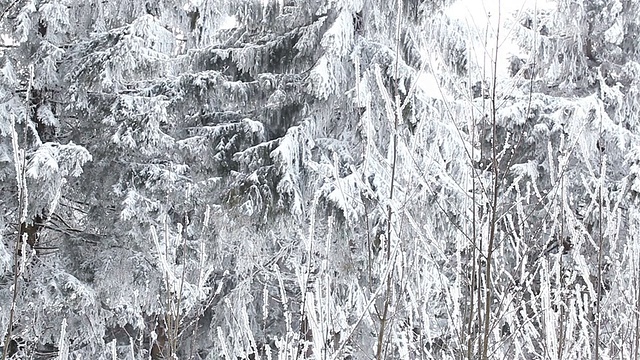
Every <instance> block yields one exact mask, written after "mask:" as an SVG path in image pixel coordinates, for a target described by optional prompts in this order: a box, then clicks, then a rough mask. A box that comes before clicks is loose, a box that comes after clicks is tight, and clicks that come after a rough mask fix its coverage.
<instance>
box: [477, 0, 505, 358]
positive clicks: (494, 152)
mask: <svg viewBox="0 0 640 360" xmlns="http://www.w3.org/2000/svg"><path fill="white" fill-rule="evenodd" d="M501 5H502V4H501V1H498V22H497V26H496V38H495V40H496V44H495V46H496V49H495V53H494V57H495V58H494V59H493V74H492V76H493V79H492V80H493V85H492V89H491V140H492V141H491V162H492V173H493V193H492V194H491V195H492V201H491V203H492V204H491V224H490V228H489V243H488V244H487V259H486V271H485V284H484V286H485V303H484V337H483V340H482V359H483V360H486V359H487V356H488V353H489V328H490V324H491V301H492V295H493V294H492V286H491V266H492V260H493V246H494V242H495V237H496V223H497V222H498V186H499V182H500V180H499V176H498V175H499V174H498V172H499V169H498V149H497V108H496V107H497V93H496V88H497V85H498V49H499V46H500V43H499V40H500V16H501V11H500V7H501Z"/></svg>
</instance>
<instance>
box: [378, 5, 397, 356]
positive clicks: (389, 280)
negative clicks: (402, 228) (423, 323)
mask: <svg viewBox="0 0 640 360" xmlns="http://www.w3.org/2000/svg"><path fill="white" fill-rule="evenodd" d="M396 6H397V17H396V39H395V40H396V61H395V89H394V91H395V99H394V100H395V115H394V119H393V144H392V152H393V154H392V161H391V183H390V189H389V202H390V203H389V205H388V213H387V239H386V241H387V244H386V251H387V252H386V257H387V266H389V267H391V266H393V265H392V264H391V221H392V217H393V207H392V204H391V202H392V201H393V195H394V189H395V177H396V161H397V158H398V122H399V118H400V116H401V111H402V108H401V107H402V104H401V103H400V93H399V86H398V76H399V72H398V67H399V61H400V59H399V58H400V25H401V13H402V0H398V1H397V3H396ZM392 277H393V269H391V271H389V272H388V275H387V279H386V282H387V285H386V287H387V288H386V291H385V296H384V305H383V310H382V317H381V318H380V329H379V331H378V345H377V349H376V359H377V360H382V358H383V357H382V354H383V346H384V342H385V340H384V333H385V331H386V327H387V322H388V320H389V318H388V313H389V306H390V305H391V288H392Z"/></svg>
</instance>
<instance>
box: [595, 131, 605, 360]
mask: <svg viewBox="0 0 640 360" xmlns="http://www.w3.org/2000/svg"><path fill="white" fill-rule="evenodd" d="M600 127H601V128H602V121H601V122H600ZM599 141H601V142H602V141H603V139H602V129H601V130H600V140H599ZM604 177H605V174H604V164H603V159H602V151H600V181H599V186H598V232H599V234H598V278H597V279H596V281H597V282H598V291H597V295H596V296H597V297H596V314H595V315H596V316H595V318H596V331H595V333H596V334H595V337H596V339H595V341H596V354H595V355H596V360H598V359H600V320H601V316H600V297H601V296H602V243H603V237H604V233H603V231H602V211H603V209H604V206H603V203H602V202H603V199H602V185H603V183H604Z"/></svg>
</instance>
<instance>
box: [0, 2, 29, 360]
mask: <svg viewBox="0 0 640 360" xmlns="http://www.w3.org/2000/svg"><path fill="white" fill-rule="evenodd" d="M14 3H15V2H14ZM11 6H13V4H12V5H11ZM7 10H8V9H7ZM5 12H6V11H5ZM3 15H4V13H3ZM33 74H34V73H33V65H31V66H29V83H28V85H27V93H26V99H25V102H26V111H25V119H24V138H23V141H25V142H26V141H27V136H26V135H27V128H28V126H27V124H28V123H29V116H30V115H31V103H30V101H31V99H30V97H29V95H30V94H31V87H32V85H33V76H34V75H33ZM11 137H12V139H11V144H12V147H13V161H14V162H15V164H14V165H15V169H16V183H17V186H18V217H19V218H18V238H17V239H16V246H15V248H14V251H13V284H12V286H11V291H12V292H13V294H12V296H11V308H10V309H9V323H8V325H7V334H6V336H5V338H4V347H3V350H2V360H5V359H6V358H7V355H8V354H9V344H10V343H11V338H12V336H13V321H14V318H15V312H16V304H17V302H18V279H19V278H20V248H21V245H22V243H23V242H25V241H26V239H25V238H24V237H25V236H26V235H25V234H23V231H22V224H24V223H25V222H26V221H27V204H28V199H27V187H26V186H27V182H26V179H27V176H26V171H27V169H26V167H27V166H26V159H25V156H24V150H23V149H20V146H19V145H18V134H17V133H16V131H15V118H13V117H12V118H11ZM25 148H26V146H25ZM23 235H25V236H23ZM22 259H23V261H24V259H25V254H22Z"/></svg>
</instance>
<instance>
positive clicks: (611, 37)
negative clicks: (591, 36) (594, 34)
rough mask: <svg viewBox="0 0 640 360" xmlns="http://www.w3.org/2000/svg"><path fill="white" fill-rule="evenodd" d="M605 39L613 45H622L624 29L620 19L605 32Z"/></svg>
mask: <svg viewBox="0 0 640 360" xmlns="http://www.w3.org/2000/svg"><path fill="white" fill-rule="evenodd" d="M604 38H605V40H606V41H608V42H609V43H611V44H614V45H620V44H621V43H622V40H624V27H623V25H622V21H621V20H620V18H618V19H616V21H615V22H614V23H613V25H612V26H611V27H610V28H609V29H608V30H607V31H605V32H604Z"/></svg>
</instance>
